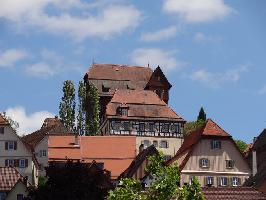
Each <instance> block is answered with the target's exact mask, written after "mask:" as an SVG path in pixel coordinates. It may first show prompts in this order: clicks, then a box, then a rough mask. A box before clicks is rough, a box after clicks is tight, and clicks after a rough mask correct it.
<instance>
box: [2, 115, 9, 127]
mask: <svg viewBox="0 0 266 200" xmlns="http://www.w3.org/2000/svg"><path fill="white" fill-rule="evenodd" d="M0 125H2V126H4V125H9V122H8V121H7V120H6V119H5V117H4V116H3V115H2V114H1V113H0Z"/></svg>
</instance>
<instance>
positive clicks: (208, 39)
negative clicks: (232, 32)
mask: <svg viewBox="0 0 266 200" xmlns="http://www.w3.org/2000/svg"><path fill="white" fill-rule="evenodd" d="M194 41H195V42H197V43H202V44H205V43H218V42H221V41H222V38H221V37H217V36H210V35H205V34H204V33H200V32H198V33H196V34H195V35H194Z"/></svg>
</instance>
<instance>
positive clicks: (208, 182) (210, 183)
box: [206, 176, 214, 185]
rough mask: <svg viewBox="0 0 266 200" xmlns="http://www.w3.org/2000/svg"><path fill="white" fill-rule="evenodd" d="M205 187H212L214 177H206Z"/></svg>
mask: <svg viewBox="0 0 266 200" xmlns="http://www.w3.org/2000/svg"><path fill="white" fill-rule="evenodd" d="M206 179H207V185H214V177H213V176H207V178H206Z"/></svg>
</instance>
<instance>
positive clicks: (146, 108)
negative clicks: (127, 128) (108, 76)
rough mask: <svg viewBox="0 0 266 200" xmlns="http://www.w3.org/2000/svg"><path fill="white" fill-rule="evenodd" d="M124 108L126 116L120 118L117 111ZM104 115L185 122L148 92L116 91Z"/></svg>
mask: <svg viewBox="0 0 266 200" xmlns="http://www.w3.org/2000/svg"><path fill="white" fill-rule="evenodd" d="M125 106H127V107H128V116H120V115H119V114H118V113H117V109H118V108H119V107H125ZM106 115H107V117H109V118H131V119H132V118H145V119H147V118H153V119H154V118H156V119H162V120H177V121H185V120H184V119H182V117H180V116H178V115H177V114H176V113H175V112H174V111H173V110H172V109H171V108H170V107H168V106H167V104H166V103H165V102H164V101H162V100H161V99H160V98H159V97H158V95H157V94H155V93H154V92H153V91H150V90H117V91H116V92H115V94H114V96H113V98H112V100H111V102H110V103H108V104H107V108H106Z"/></svg>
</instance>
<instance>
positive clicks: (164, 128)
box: [162, 124, 169, 133]
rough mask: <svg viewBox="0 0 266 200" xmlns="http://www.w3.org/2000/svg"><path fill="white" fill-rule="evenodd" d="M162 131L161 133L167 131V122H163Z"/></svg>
mask: <svg viewBox="0 0 266 200" xmlns="http://www.w3.org/2000/svg"><path fill="white" fill-rule="evenodd" d="M162 132H163V133H167V132H169V124H163V125H162Z"/></svg>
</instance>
